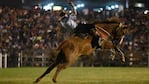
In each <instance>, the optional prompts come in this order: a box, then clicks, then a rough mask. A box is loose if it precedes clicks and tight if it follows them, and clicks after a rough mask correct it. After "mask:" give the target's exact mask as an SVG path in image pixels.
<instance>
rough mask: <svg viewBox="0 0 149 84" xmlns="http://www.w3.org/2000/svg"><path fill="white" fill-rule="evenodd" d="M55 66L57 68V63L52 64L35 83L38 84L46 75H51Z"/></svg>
mask: <svg viewBox="0 0 149 84" xmlns="http://www.w3.org/2000/svg"><path fill="white" fill-rule="evenodd" d="M55 66H57V63H52V64H51V65H50V66H49V67H48V69H47V70H46V71H45V72H44V73H43V74H42V75H41V76H40V77H38V78H37V79H36V80H35V81H34V83H38V82H39V81H40V80H41V79H42V78H43V77H44V76H45V75H46V74H48V73H50V71H51V70H52V69H53V68H54V67H55Z"/></svg>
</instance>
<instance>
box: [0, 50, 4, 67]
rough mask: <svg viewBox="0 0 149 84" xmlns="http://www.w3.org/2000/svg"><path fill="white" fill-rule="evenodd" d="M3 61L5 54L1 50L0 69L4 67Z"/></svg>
mask: <svg viewBox="0 0 149 84" xmlns="http://www.w3.org/2000/svg"><path fill="white" fill-rule="evenodd" d="M2 63H3V55H2V53H1V52H0V69H2Z"/></svg>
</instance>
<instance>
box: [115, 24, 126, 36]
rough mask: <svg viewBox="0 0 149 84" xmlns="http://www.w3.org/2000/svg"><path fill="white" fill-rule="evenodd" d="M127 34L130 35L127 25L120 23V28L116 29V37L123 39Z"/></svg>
mask: <svg viewBox="0 0 149 84" xmlns="http://www.w3.org/2000/svg"><path fill="white" fill-rule="evenodd" d="M127 33H128V27H127V25H125V24H123V23H120V24H119V26H118V27H117V28H116V35H117V36H120V37H121V36H123V35H125V34H127Z"/></svg>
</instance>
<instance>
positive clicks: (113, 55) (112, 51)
mask: <svg viewBox="0 0 149 84" xmlns="http://www.w3.org/2000/svg"><path fill="white" fill-rule="evenodd" d="M110 51H111V59H112V61H113V60H114V59H115V54H116V52H115V49H113V48H112V49H110Z"/></svg>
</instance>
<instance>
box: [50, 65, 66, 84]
mask: <svg viewBox="0 0 149 84" xmlns="http://www.w3.org/2000/svg"><path fill="white" fill-rule="evenodd" d="M67 65H68V63H64V64H59V65H58V66H57V70H56V72H55V74H54V76H53V78H52V81H53V82H54V83H56V79H57V76H58V74H59V73H60V71H61V70H62V69H65V68H66V67H67Z"/></svg>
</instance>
